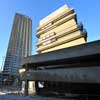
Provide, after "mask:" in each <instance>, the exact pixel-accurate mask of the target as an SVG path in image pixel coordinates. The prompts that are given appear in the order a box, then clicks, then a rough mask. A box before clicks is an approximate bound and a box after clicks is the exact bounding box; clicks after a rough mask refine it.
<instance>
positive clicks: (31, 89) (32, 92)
mask: <svg viewBox="0 0 100 100" xmlns="http://www.w3.org/2000/svg"><path fill="white" fill-rule="evenodd" d="M28 94H29V95H30V96H34V95H36V88H35V82H34V81H29V88H28Z"/></svg>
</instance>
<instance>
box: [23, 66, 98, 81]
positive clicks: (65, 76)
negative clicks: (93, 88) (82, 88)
mask: <svg viewBox="0 0 100 100" xmlns="http://www.w3.org/2000/svg"><path fill="white" fill-rule="evenodd" d="M22 79H28V80H35V81H36V80H41V81H43V80H45V81H59V82H88V83H89V82H90V83H100V66H94V67H80V68H65V69H51V70H47V69H46V70H33V71H31V72H26V73H24V74H23V75H22Z"/></svg>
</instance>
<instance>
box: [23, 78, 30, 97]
mask: <svg viewBox="0 0 100 100" xmlns="http://www.w3.org/2000/svg"><path fill="white" fill-rule="evenodd" d="M28 87H29V81H28V80H26V81H25V90H24V95H25V96H28Z"/></svg>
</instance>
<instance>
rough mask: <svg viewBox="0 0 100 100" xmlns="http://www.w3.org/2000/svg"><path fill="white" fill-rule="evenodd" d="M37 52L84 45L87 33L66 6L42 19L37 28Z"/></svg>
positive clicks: (71, 9)
mask: <svg viewBox="0 0 100 100" xmlns="http://www.w3.org/2000/svg"><path fill="white" fill-rule="evenodd" d="M37 37H38V43H37V52H38V53H44V52H50V51H53V50H57V49H62V48H66V47H70V46H74V45H79V44H83V43H86V38H87V33H86V31H84V29H83V25H82V23H80V24H79V23H78V22H77V16H76V13H75V12H74V9H73V8H68V7H67V6H66V5H64V6H62V7H61V8H59V9H58V10H56V11H54V12H53V13H51V14H50V15H48V16H47V17H45V18H43V19H42V20H41V21H40V23H39V26H38V28H37Z"/></svg>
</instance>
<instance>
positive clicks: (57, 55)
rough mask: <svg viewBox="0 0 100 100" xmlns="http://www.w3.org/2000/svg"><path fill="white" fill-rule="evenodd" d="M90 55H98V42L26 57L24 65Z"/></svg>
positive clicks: (99, 47) (99, 48)
mask: <svg viewBox="0 0 100 100" xmlns="http://www.w3.org/2000/svg"><path fill="white" fill-rule="evenodd" d="M90 55H100V40H98V41H93V42H89V43H86V44H81V45H78V46H73V47H69V48H65V49H61V50H57V51H53V52H48V53H43V54H37V55H33V56H30V57H26V58H24V60H23V65H24V64H32V63H33V64H39V63H41V62H42V63H43V62H52V61H59V60H64V59H71V58H78V57H84V56H90Z"/></svg>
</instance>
